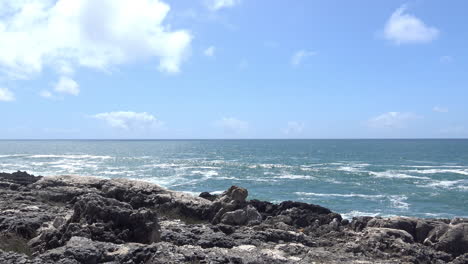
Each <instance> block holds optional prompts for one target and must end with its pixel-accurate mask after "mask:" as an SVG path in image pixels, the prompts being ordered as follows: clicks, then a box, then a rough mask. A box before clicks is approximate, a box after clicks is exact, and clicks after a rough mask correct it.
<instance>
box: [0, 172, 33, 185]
mask: <svg viewBox="0 0 468 264" xmlns="http://www.w3.org/2000/svg"><path fill="white" fill-rule="evenodd" d="M41 178H42V177H35V176H34V175H31V174H28V173H27V172H25V171H24V172H22V171H17V172H13V173H0V180H1V181H2V182H10V183H12V184H16V185H23V186H24V185H29V184H32V183H35V182H37V181H38V180H40V179H41Z"/></svg>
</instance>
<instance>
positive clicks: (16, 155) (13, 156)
mask: <svg viewBox="0 0 468 264" xmlns="http://www.w3.org/2000/svg"><path fill="white" fill-rule="evenodd" d="M27 155H28V154H11V155H0V158H16V157H24V156H27Z"/></svg>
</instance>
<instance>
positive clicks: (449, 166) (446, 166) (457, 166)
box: [401, 165, 467, 168]
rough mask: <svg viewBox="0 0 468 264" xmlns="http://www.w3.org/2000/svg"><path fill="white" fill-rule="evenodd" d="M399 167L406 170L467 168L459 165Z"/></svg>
mask: <svg viewBox="0 0 468 264" xmlns="http://www.w3.org/2000/svg"><path fill="white" fill-rule="evenodd" d="M401 167H406V168H467V166H460V165H434V166H428V165H403V166H401Z"/></svg>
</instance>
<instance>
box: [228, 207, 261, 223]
mask: <svg viewBox="0 0 468 264" xmlns="http://www.w3.org/2000/svg"><path fill="white" fill-rule="evenodd" d="M261 221H262V215H261V214H260V213H259V212H258V211H257V209H255V208H254V207H253V206H250V205H248V206H247V207H245V208H243V209H238V210H235V211H232V212H227V213H225V214H224V215H223V216H222V217H221V223H223V224H226V225H246V224H247V225H252V224H259V223H260V222H261Z"/></svg>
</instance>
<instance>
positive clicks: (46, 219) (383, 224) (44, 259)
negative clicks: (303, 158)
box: [0, 172, 468, 264]
mask: <svg viewBox="0 0 468 264" xmlns="http://www.w3.org/2000/svg"><path fill="white" fill-rule="evenodd" d="M247 197H248V191H247V190H246V189H244V188H241V187H237V186H232V187H230V188H229V189H228V190H227V191H225V192H224V193H222V194H221V195H211V194H209V193H203V194H202V195H200V197H193V196H191V195H188V194H185V193H180V192H174V191H170V190H166V189H164V188H161V187H159V186H157V185H154V184H151V183H146V182H142V181H132V180H125V179H112V180H109V179H102V178H94V177H78V176H75V177H72V176H56V177H34V176H32V175H29V174H27V173H24V172H17V173H13V174H8V173H1V174H0V263H31V264H36V263H64V264H65V263H67V264H69V263H75V264H76V263H129V264H131V263H313V262H315V263H457V264H460V263H468V219H462V218H456V219H452V220H449V219H419V218H408V217H391V218H380V217H357V218H354V219H353V220H352V221H348V220H347V219H342V217H341V215H339V214H337V213H334V212H332V211H331V210H329V209H327V208H324V207H321V206H319V205H313V204H306V203H300V202H294V201H285V202H282V203H279V204H273V203H269V202H264V201H258V200H248V199H247Z"/></svg>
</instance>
